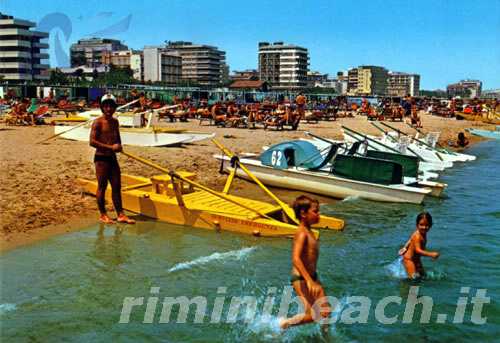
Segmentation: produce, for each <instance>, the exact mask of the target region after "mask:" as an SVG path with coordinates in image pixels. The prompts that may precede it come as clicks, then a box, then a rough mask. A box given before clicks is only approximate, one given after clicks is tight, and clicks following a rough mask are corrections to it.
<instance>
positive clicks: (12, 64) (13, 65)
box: [0, 62, 32, 70]
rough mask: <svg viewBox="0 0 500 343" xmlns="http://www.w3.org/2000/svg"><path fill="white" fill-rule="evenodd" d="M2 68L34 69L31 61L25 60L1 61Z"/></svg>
mask: <svg viewBox="0 0 500 343" xmlns="http://www.w3.org/2000/svg"><path fill="white" fill-rule="evenodd" d="M0 68H2V69H4V68H9V69H28V70H30V69H32V65H31V63H24V62H0Z"/></svg>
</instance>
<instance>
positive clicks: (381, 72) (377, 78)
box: [348, 65, 389, 96]
mask: <svg viewBox="0 0 500 343" xmlns="http://www.w3.org/2000/svg"><path fill="white" fill-rule="evenodd" d="M388 78H389V73H388V71H387V69H385V68H384V67H378V66H366V65H364V66H359V67H357V68H352V69H350V70H349V71H348V93H349V95H358V96H366V95H386V94H387V81H388Z"/></svg>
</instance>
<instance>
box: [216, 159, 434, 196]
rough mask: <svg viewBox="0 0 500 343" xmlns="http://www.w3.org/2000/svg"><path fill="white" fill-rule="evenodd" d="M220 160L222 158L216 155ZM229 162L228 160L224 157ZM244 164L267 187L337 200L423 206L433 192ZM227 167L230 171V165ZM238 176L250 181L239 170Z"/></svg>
mask: <svg viewBox="0 0 500 343" xmlns="http://www.w3.org/2000/svg"><path fill="white" fill-rule="evenodd" d="M215 157H216V158H217V159H219V160H220V159H221V158H223V157H221V156H220V155H219V156H215ZM224 159H225V160H227V158H224ZM240 160H241V162H242V163H243V164H244V165H245V166H246V167H247V168H248V169H249V170H250V171H251V172H252V173H253V174H254V175H255V176H256V177H257V178H258V179H259V180H260V181H261V182H263V183H264V184H267V185H270V186H274V187H280V188H287V189H294V190H299V191H305V192H309V193H315V194H319V195H324V196H328V197H332V198H336V199H345V198H347V197H358V198H362V199H366V200H372V201H382V202H398V203H410V204H421V203H422V201H423V200H424V198H425V196H426V195H427V194H429V193H430V192H431V191H430V190H426V189H419V188H416V187H407V186H404V185H392V186H384V185H377V184H372V183H367V182H361V181H355V180H349V179H344V178H340V177H336V176H333V175H331V174H327V173H323V172H307V171H300V170H297V169H275V168H271V167H267V166H264V165H261V164H260V161H258V160H249V159H240ZM225 168H226V169H227V170H228V171H231V170H232V168H231V167H230V166H229V163H227V164H225ZM236 174H237V175H238V176H239V177H242V178H245V179H249V178H248V176H247V175H246V174H245V173H244V172H243V171H241V169H238V170H237V172H236Z"/></svg>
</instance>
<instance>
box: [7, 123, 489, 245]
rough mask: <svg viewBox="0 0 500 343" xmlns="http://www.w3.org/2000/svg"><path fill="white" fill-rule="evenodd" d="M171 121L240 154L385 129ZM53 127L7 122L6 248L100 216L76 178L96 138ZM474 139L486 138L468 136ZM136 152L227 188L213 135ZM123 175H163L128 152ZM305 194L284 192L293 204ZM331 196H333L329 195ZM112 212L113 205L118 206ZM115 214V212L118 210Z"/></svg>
mask: <svg viewBox="0 0 500 343" xmlns="http://www.w3.org/2000/svg"><path fill="white" fill-rule="evenodd" d="M422 122H423V126H424V131H425V132H427V131H440V132H441V137H440V142H441V143H443V145H444V144H446V143H447V142H448V140H450V139H453V140H455V139H456V136H457V133H458V132H460V131H463V130H464V129H465V128H467V127H473V126H488V125H485V124H482V123H477V122H470V121H465V120H462V121H458V120H455V119H448V118H440V117H435V116H430V115H422ZM162 125H164V126H168V127H176V128H184V129H189V130H194V131H203V132H215V133H216V138H217V139H218V140H219V141H220V142H221V143H222V144H224V145H225V146H226V147H228V148H229V149H231V150H233V151H235V152H237V153H240V152H254V153H258V152H260V151H261V148H262V146H264V145H271V144H275V143H279V142H281V141H283V140H286V139H295V138H303V137H305V135H304V131H310V132H312V133H314V134H318V135H321V136H323V137H328V138H338V139H340V138H342V136H341V132H340V125H346V126H348V127H349V128H352V129H355V130H357V131H361V132H364V133H367V134H374V135H378V134H379V131H378V130H377V129H376V128H374V127H373V126H372V125H371V124H370V123H369V122H368V121H367V120H366V117H355V118H343V119H339V120H338V121H335V122H319V123H317V124H305V123H301V124H300V127H299V130H298V131H274V130H267V131H265V130H263V129H256V130H249V129H233V128H216V127H214V126H206V125H202V126H200V125H199V124H198V121H197V120H192V121H190V122H189V123H173V124H171V123H165V124H162ZM389 125H392V126H394V127H397V128H399V129H400V130H402V131H404V132H408V133H411V134H413V133H414V130H413V129H411V128H409V127H408V126H407V125H405V124H403V123H400V122H395V123H392V122H389ZM53 130H54V129H53V127H51V126H49V125H47V126H38V127H20V126H8V127H7V126H4V125H2V126H0V144H1V148H0V158H1V161H2V163H1V166H0V178H1V180H0V181H1V182H0V209H1V214H0V223H1V228H2V230H1V232H0V251H6V250H10V249H12V248H14V247H17V246H20V245H23V244H29V243H30V242H33V241H36V240H40V239H45V238H47V237H49V236H51V235H54V234H60V233H65V232H68V231H71V230H77V229H78V228H81V227H83V226H85V224H91V223H95V222H96V221H97V216H98V212H97V206H96V203H95V198H94V197H91V196H88V195H83V194H82V192H81V189H80V188H79V186H78V185H77V183H76V181H75V180H76V178H77V177H84V178H94V168H93V163H92V158H93V153H94V149H93V148H91V147H89V145H88V143H85V142H76V141H69V140H65V139H60V138H56V139H52V140H50V141H48V142H46V143H42V144H39V143H38V142H39V141H41V140H43V139H44V138H47V137H49V136H51V135H52V134H53ZM466 135H467V137H468V138H469V140H470V142H471V144H473V143H475V142H477V141H479V140H480V138H478V137H475V136H470V135H469V134H466ZM126 148H127V150H128V151H130V152H131V153H134V154H136V155H140V156H142V157H145V158H147V159H150V160H152V161H154V162H156V163H158V164H160V165H162V166H164V167H167V168H169V169H178V170H189V171H193V172H196V173H197V180H198V181H200V182H201V183H203V184H205V185H208V186H210V187H213V188H216V189H222V187H223V185H224V182H225V177H224V176H221V175H220V174H219V166H220V164H219V163H218V162H217V161H216V160H215V159H213V157H212V155H213V154H215V153H218V152H219V150H218V149H217V147H216V146H215V145H214V144H212V143H211V142H210V141H203V142H198V143H194V144H190V145H185V146H182V147H168V148H167V147H164V148H142V147H126ZM119 162H120V165H121V168H122V172H123V173H128V174H135V175H142V176H151V175H155V174H158V173H157V172H156V171H155V170H153V169H152V168H150V167H147V166H144V165H142V164H139V163H138V162H136V161H134V160H131V159H129V158H127V157H125V156H119ZM232 191H233V192H237V193H238V194H241V195H245V196H250V197H253V198H256V199H266V196H265V195H264V194H263V193H262V192H260V191H259V190H258V189H257V187H255V186H254V185H251V184H250V183H248V182H246V181H242V180H238V181H236V182H235V183H234V185H233V190H232ZM298 193H299V192H292V191H286V190H277V195H278V196H280V197H282V199H283V200H284V201H286V202H290V201H291V200H293V199H294V198H295V197H296V196H297V194H298ZM324 201H331V200H330V199H326V198H325V199H324ZM110 210H111V207H110ZM110 213H113V212H110Z"/></svg>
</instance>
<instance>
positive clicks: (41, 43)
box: [0, 13, 49, 82]
mask: <svg viewBox="0 0 500 343" xmlns="http://www.w3.org/2000/svg"><path fill="white" fill-rule="evenodd" d="M35 26H36V24H35V23H34V22H31V21H28V20H23V19H19V18H14V17H13V16H9V15H5V14H2V13H0V75H1V76H2V78H3V79H4V80H6V81H23V82H24V81H36V80H47V79H49V76H48V69H49V64H48V61H47V60H48V58H49V55H48V54H47V53H46V52H45V50H46V49H48V48H49V45H48V43H47V42H46V40H45V39H46V38H47V37H48V36H49V34H48V33H47V32H40V31H35V30H32V28H33V27H35Z"/></svg>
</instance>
